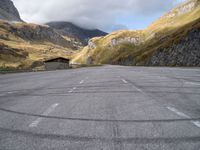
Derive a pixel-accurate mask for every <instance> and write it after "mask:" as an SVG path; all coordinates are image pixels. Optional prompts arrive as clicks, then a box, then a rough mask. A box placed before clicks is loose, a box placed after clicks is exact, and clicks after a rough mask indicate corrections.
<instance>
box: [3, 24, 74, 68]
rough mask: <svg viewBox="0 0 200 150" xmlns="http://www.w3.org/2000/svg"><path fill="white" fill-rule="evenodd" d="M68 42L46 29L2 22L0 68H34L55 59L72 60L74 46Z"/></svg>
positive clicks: (33, 25)
mask: <svg viewBox="0 0 200 150" xmlns="http://www.w3.org/2000/svg"><path fill="white" fill-rule="evenodd" d="M65 38H66V37H65ZM65 38H64V37H62V36H61V35H59V34H58V33H56V32H54V31H53V30H51V29H49V28H48V27H46V26H39V25H35V24H26V23H8V22H5V21H0V68H1V69H2V68H15V69H16V68H17V69H26V68H34V67H37V65H39V64H41V61H43V60H45V59H48V58H51V57H56V56H62V57H66V58H71V56H72V55H73V54H74V51H73V50H72V49H73V45H72V44H71V43H70V42H69V41H67V40H65Z"/></svg>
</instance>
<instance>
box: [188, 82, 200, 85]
mask: <svg viewBox="0 0 200 150" xmlns="http://www.w3.org/2000/svg"><path fill="white" fill-rule="evenodd" d="M185 83H186V84H191V85H200V83H195V82H185Z"/></svg>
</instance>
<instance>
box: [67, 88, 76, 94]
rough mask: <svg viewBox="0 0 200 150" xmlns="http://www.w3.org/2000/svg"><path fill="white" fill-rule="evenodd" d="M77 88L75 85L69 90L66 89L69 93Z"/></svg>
mask: <svg viewBox="0 0 200 150" xmlns="http://www.w3.org/2000/svg"><path fill="white" fill-rule="evenodd" d="M76 89H77V87H73V88H72V89H71V90H70V91H68V92H69V93H72V92H74V90H76Z"/></svg>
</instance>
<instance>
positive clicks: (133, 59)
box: [73, 0, 200, 66]
mask: <svg viewBox="0 0 200 150" xmlns="http://www.w3.org/2000/svg"><path fill="white" fill-rule="evenodd" d="M199 32H200V0H189V1H187V2H185V3H183V4H181V5H179V6H177V7H176V8H174V9H172V10H171V11H170V12H169V13H167V14H165V15H164V16H162V17H161V18H159V19H158V20H157V21H155V22H154V23H153V24H151V25H150V26H149V27H148V28H146V29H144V30H140V31H138V30H135V31H128V30H124V31H117V32H114V33H111V34H109V35H107V36H105V37H101V38H94V39H91V40H90V41H89V43H88V46H87V47H85V48H84V49H83V50H82V51H81V52H80V53H79V54H77V55H76V56H75V57H74V59H73V61H74V62H79V63H86V64H88V63H89V64H91V63H92V64H102V63H103V64H104V63H109V64H122V65H167V66H200V59H199V54H200V47H199V43H200V42H199V39H200V35H199Z"/></svg>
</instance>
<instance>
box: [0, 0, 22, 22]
mask: <svg viewBox="0 0 200 150" xmlns="http://www.w3.org/2000/svg"><path fill="white" fill-rule="evenodd" d="M0 19H2V20H7V21H20V22H21V21H22V20H21V18H20V15H19V12H18V10H17V8H16V7H15V6H14V4H13V2H12V1H11V0H0Z"/></svg>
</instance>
